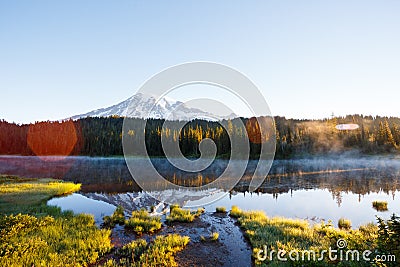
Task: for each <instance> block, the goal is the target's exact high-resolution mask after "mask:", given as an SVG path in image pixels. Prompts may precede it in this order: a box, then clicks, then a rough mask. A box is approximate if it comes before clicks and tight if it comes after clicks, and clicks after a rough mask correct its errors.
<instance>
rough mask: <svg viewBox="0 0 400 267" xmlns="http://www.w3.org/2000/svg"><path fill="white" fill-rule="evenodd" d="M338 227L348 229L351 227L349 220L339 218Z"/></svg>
mask: <svg viewBox="0 0 400 267" xmlns="http://www.w3.org/2000/svg"><path fill="white" fill-rule="evenodd" d="M338 227H339V229H342V230H350V229H351V221H350V220H348V219H345V218H340V219H339V221H338Z"/></svg>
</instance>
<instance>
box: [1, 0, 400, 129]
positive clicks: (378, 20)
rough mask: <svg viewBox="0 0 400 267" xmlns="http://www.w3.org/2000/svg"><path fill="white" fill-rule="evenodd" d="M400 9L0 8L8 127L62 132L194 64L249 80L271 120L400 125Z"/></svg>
mask: <svg viewBox="0 0 400 267" xmlns="http://www.w3.org/2000/svg"><path fill="white" fill-rule="evenodd" d="M399 14H400V1H394V0H393V1H389V0H387V1H368V0H360V1H241V2H239V1H99V0H96V1H42V0H38V1H11V0H10V1H0V119H6V120H8V121H15V122H31V121H36V120H37V121H38V120H48V119H49V120H56V119H62V118H66V117H69V116H72V115H76V114H81V113H85V112H87V111H90V110H93V109H97V108H101V107H107V106H110V105H112V104H116V103H118V102H120V101H122V100H125V99H126V98H128V97H130V96H131V95H133V94H134V93H135V91H136V90H137V89H138V88H139V87H140V85H141V84H142V83H143V82H144V81H146V80H147V79H148V78H149V77H151V76H152V75H153V74H155V73H157V72H159V71H161V70H163V69H164V68H166V67H168V66H171V65H176V64H179V63H183V62H188V61H212V62H218V63H222V64H227V65H229V66H231V67H233V68H235V69H237V70H240V71H241V72H243V73H244V74H246V75H247V76H248V77H249V78H251V79H252V80H253V81H254V82H255V83H256V84H257V85H258V86H259V88H260V90H261V91H262V93H263V94H264V96H265V98H266V100H267V102H268V103H269V106H270V108H271V111H272V113H273V114H274V115H281V116H286V117H294V118H321V117H328V116H329V115H330V114H331V113H332V112H334V113H335V114H336V115H344V114H348V113H351V114H354V113H362V114H368V115H369V114H371V115H394V116H400V112H399V111H400V108H399V101H400V15H399Z"/></svg>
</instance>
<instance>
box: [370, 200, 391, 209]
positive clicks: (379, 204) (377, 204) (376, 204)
mask: <svg viewBox="0 0 400 267" xmlns="http://www.w3.org/2000/svg"><path fill="white" fill-rule="evenodd" d="M372 207H373V208H374V209H376V210H377V211H387V210H388V203H387V201H382V200H375V201H373V202H372Z"/></svg>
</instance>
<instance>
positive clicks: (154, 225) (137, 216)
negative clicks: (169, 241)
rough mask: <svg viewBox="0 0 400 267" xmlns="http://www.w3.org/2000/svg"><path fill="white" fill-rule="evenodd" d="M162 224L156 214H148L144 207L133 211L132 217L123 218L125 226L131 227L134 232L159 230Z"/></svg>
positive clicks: (139, 233)
mask: <svg viewBox="0 0 400 267" xmlns="http://www.w3.org/2000/svg"><path fill="white" fill-rule="evenodd" d="M161 226H162V223H161V218H160V217H158V216H150V214H149V212H148V211H147V210H145V209H141V210H139V211H133V212H132V217H131V218H129V219H128V220H125V227H126V228H127V229H132V230H133V231H134V232H135V233H136V234H138V235H141V234H143V233H154V232H155V231H157V230H160V229H161Z"/></svg>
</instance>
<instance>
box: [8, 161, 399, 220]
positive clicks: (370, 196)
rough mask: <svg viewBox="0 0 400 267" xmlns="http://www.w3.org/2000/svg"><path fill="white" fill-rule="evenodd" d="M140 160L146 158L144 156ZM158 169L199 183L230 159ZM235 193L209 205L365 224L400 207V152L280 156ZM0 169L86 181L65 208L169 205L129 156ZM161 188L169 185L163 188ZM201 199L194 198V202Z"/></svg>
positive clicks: (95, 210) (161, 164)
mask: <svg viewBox="0 0 400 267" xmlns="http://www.w3.org/2000/svg"><path fill="white" fill-rule="evenodd" d="M138 160H140V159H138ZM153 163H154V164H155V166H156V168H157V169H158V170H159V171H160V172H162V173H163V175H165V176H167V177H171V179H172V177H173V178H174V181H175V182H176V183H179V184H185V185H196V183H198V182H199V179H198V178H199V175H201V177H202V179H201V183H206V182H207V181H209V180H213V179H214V178H215V177H217V176H218V174H220V173H221V172H222V171H223V170H224V167H226V163H227V161H224V160H216V161H215V162H214V163H213V165H211V166H210V167H209V168H207V169H206V170H205V171H203V172H202V173H201V174H199V173H195V174H190V173H184V172H180V171H179V170H175V169H173V168H172V167H171V166H170V165H169V164H168V161H167V160H166V159H154V160H153ZM255 164H256V163H255V162H250V163H249V166H248V170H247V172H246V174H245V178H244V180H242V181H241V182H240V183H239V184H238V186H237V187H235V189H234V190H233V191H231V192H218V191H216V192H217V194H219V197H220V199H219V200H218V201H216V202H213V203H211V204H209V205H207V206H205V208H206V210H208V211H214V210H215V207H217V206H225V207H227V208H230V207H231V206H232V205H237V206H239V207H240V208H242V209H253V210H254V209H256V210H264V211H265V212H266V213H267V214H268V215H270V216H284V217H291V218H302V219H308V220H310V221H320V220H321V219H324V220H326V221H327V220H332V221H333V222H334V223H335V224H336V223H337V221H338V219H339V218H341V217H345V218H348V219H350V220H351V221H352V222H353V226H359V225H361V224H365V223H368V222H375V221H376V217H375V216H377V215H378V216H380V217H383V218H388V217H389V216H390V215H391V214H393V213H396V214H400V205H399V204H400V196H399V195H400V192H399V191H400V160H399V159H397V158H385V157H367V158H340V157H336V158H313V159H302V160H278V161H275V162H274V164H273V167H272V169H271V171H270V174H269V175H268V177H267V178H266V179H265V181H264V183H263V185H262V186H261V187H260V189H259V190H258V192H257V193H251V194H250V193H248V192H246V189H247V185H248V182H247V181H246V176H249V175H250V174H251V171H252V168H253V167H254V166H255ZM0 173H1V174H10V175H19V176H24V177H54V178H59V179H64V180H70V181H74V182H79V183H82V190H81V191H80V192H78V193H76V194H72V195H70V196H66V197H61V198H55V199H52V200H50V201H49V202H48V203H49V204H51V205H57V206H60V207H61V208H62V209H64V210H67V209H69V210H73V211H75V212H83V213H91V214H94V216H95V218H96V221H97V222H101V218H102V217H103V216H104V215H109V214H111V213H112V212H113V211H114V209H115V207H116V206H117V205H122V206H124V207H125V209H126V210H127V211H130V210H133V209H136V208H141V207H150V206H151V205H155V206H156V208H157V210H158V211H160V212H161V211H162V210H163V209H164V208H166V206H164V205H163V204H162V203H158V202H157V201H156V200H155V199H153V198H151V197H150V196H149V195H147V194H146V193H143V192H141V190H140V188H139V187H138V186H137V185H135V183H134V182H133V179H132V178H131V175H130V173H129V171H128V169H127V167H126V164H125V160H124V159H123V158H88V157H69V158H66V159H63V158H57V157H51V158H45V159H43V158H42V159H40V158H37V157H9V156H1V157H0ZM160 192H161V193H162V191H160ZM374 200H384V201H387V202H388V209H389V210H388V211H385V212H378V211H376V210H375V209H374V208H373V207H372V201H374ZM195 202H196V200H193V199H188V200H187V202H186V203H185V204H187V205H189V206H191V205H192V204H195Z"/></svg>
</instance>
